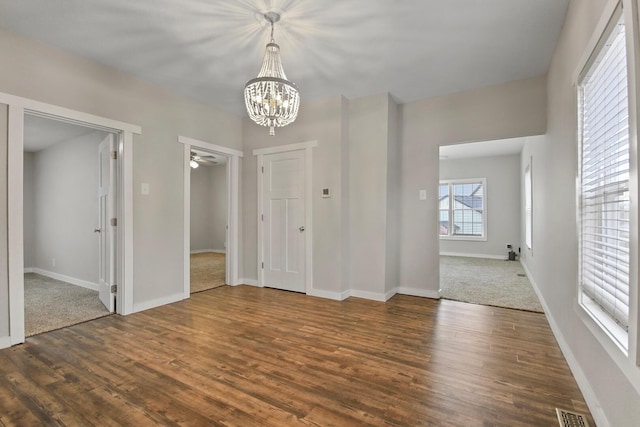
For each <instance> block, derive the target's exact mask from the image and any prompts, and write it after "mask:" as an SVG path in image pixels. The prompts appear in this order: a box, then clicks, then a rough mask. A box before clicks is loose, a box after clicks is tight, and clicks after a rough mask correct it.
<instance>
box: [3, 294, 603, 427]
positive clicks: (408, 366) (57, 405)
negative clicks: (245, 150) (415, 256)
mask: <svg viewBox="0 0 640 427" xmlns="http://www.w3.org/2000/svg"><path fill="white" fill-rule="evenodd" d="M556 406H560V407H563V408H567V409H573V410H576V411H578V412H582V413H588V409H587V407H586V404H585V402H584V399H583V398H582V395H581V394H580V391H579V390H578V388H577V385H576V383H575V380H574V378H573V377H572V375H571V372H570V370H569V369H568V366H567V364H566V361H565V360H564V358H563V356H562V353H561V352H560V350H559V348H558V346H557V344H556V342H555V339H554V337H553V334H552V333H551V331H550V328H549V325H548V323H547V321H546V319H545V317H544V315H543V314H541V313H531V312H524V311H518V310H510V309H501V308H497V307H484V306H479V305H472V304H465V303H459V302H455V301H444V300H443V301H437V300H431V299H425V298H417V297H409V296H402V295H397V296H395V297H393V298H392V299H390V300H389V301H387V302H386V303H380V302H375V301H369V300H364V299H358V298H349V299H347V300H345V301H330V300H325V299H320V298H313V297H308V296H306V295H302V294H296V293H291V292H283V291H277V290H273V289H263V288H255V287H249V286H238V287H227V286H225V287H221V288H217V289H213V290H210V291H205V292H201V293H198V294H194V295H192V297H191V298H190V299H189V300H185V301H181V302H179V303H175V304H171V305H168V306H163V307H160V308H157V309H153V310H148V311H145V312H141V313H137V314H133V315H130V316H126V317H121V316H110V317H106V318H102V319H98V320H95V321H92V322H88V323H84V324H80V325H76V326H73V327H70V328H67V329H62V330H58V331H53V332H50V333H47V334H42V335H39V336H35V337H32V338H29V339H27V342H26V343H25V344H23V345H20V346H17V347H13V348H11V349H5V350H2V351H0V425H7V426H14V425H15V426H21V425H38V424H45V425H68V426H75V425H82V426H84V425H100V426H110V425H114V426H115V425H184V426H191V425H193V426H197V425H212V426H234V425H238V426H247V425H266V426H289V425H291V426H295V425H301V426H330V425H336V426H351V425H354V426H355V425H373V426H376V425H380V426H382V425H396V426H417V425H438V426H483V427H484V426H509V427H513V426H549V425H555V424H556V423H557V421H556V415H555V412H554V408H555V407H556ZM589 421H590V422H593V420H592V419H591V418H589Z"/></svg>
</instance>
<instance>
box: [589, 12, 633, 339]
mask: <svg viewBox="0 0 640 427" xmlns="http://www.w3.org/2000/svg"><path fill="white" fill-rule="evenodd" d="M612 28H613V29H612V31H611V33H610V34H609V35H608V38H607V40H606V43H604V44H603V45H602V46H601V50H600V52H598V56H597V57H596V60H595V61H593V62H592V63H591V66H590V68H589V70H588V71H587V73H586V74H585V75H584V76H583V78H582V81H581V82H580V85H579V87H580V134H581V144H580V288H581V291H582V292H583V294H584V295H586V296H587V297H588V298H590V299H591V300H592V301H593V302H594V303H595V304H597V305H599V306H600V307H601V308H602V310H603V311H604V312H605V313H606V314H607V315H608V316H610V317H611V318H612V319H613V320H614V321H615V322H616V323H617V324H618V325H620V326H621V327H623V328H624V329H625V330H626V329H627V328H628V325H629V237H630V236H629V109H628V95H627V93H628V90H627V57H626V45H625V28H624V24H623V21H622V17H620V19H619V20H618V22H617V24H616V25H615V26H613V27H612Z"/></svg>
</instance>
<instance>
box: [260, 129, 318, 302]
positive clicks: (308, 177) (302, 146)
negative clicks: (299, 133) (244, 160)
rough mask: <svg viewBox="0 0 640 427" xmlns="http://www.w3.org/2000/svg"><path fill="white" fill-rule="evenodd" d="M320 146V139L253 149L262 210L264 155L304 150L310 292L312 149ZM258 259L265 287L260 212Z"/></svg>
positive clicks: (309, 286) (307, 288)
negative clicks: (256, 164)
mask: <svg viewBox="0 0 640 427" xmlns="http://www.w3.org/2000/svg"><path fill="white" fill-rule="evenodd" d="M317 146H318V141H307V142H300V143H297V144H288V145H279V146H276V147H267V148H259V149H256V150H253V155H254V156H258V170H257V172H258V189H257V190H258V191H257V193H258V209H259V210H261V209H262V207H263V203H264V201H263V195H262V184H263V181H262V180H263V177H262V173H260V171H261V170H262V167H263V162H264V156H265V155H267V154H276V153H284V152H287V151H297V150H304V166H305V183H304V189H305V199H304V203H305V205H304V208H305V233H306V236H305V249H304V250H305V280H304V282H305V286H304V288H305V292H306V293H307V294H308V293H310V292H311V290H312V289H313V211H312V208H313V203H312V195H313V193H312V185H311V184H312V181H313V180H312V177H313V174H312V172H313V170H312V166H313V157H312V154H313V151H312V150H311V149H312V148H313V147H317ZM257 216H258V218H257V220H258V259H257V260H256V262H257V265H256V267H257V269H258V286H260V287H264V269H262V268H261V267H260V265H261V263H262V262H263V260H264V237H263V236H264V234H263V233H264V223H263V222H262V221H261V219H260V214H259V213H258V215H257Z"/></svg>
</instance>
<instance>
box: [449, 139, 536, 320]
mask: <svg viewBox="0 0 640 427" xmlns="http://www.w3.org/2000/svg"><path fill="white" fill-rule="evenodd" d="M537 138H539V137H526V138H512V139H505V140H497V141H485V142H476V143H465V144H457V145H449V146H441V147H440V163H439V171H440V172H439V173H440V184H439V198H438V202H439V235H440V236H439V246H440V288H441V295H442V297H443V298H446V299H452V300H457V301H463V302H470V303H475V304H482V305H494V306H500V307H507V308H516V309H522V310H529V311H539V312H541V311H542V306H541V305H540V302H539V300H538V297H537V295H536V293H535V291H534V289H533V286H532V285H531V283H530V282H529V279H528V278H527V276H526V274H525V271H524V268H523V266H522V265H521V263H520V260H519V256H520V254H521V251H520V249H521V248H522V247H523V246H524V214H523V212H524V205H523V197H522V193H523V191H522V188H523V186H524V184H523V183H524V178H523V171H524V166H523V162H524V160H523V152H525V151H526V150H525V148H524V147H525V144H530V143H533V142H535V141H536V139H537ZM529 147H530V146H529ZM529 149H530V148H529ZM521 241H522V243H521Z"/></svg>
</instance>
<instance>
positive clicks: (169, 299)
mask: <svg viewBox="0 0 640 427" xmlns="http://www.w3.org/2000/svg"><path fill="white" fill-rule="evenodd" d="M183 299H185V297H184V293H182V292H179V293H177V294H173V295H169V296H166V297H162V298H156V299H152V300H149V301H143V302H139V303H134V304H133V312H134V313H138V312H140V311H145V310H150V309H152V308H156V307H160V306H161V305H167V304H172V303H174V302H178V301H182V300H183Z"/></svg>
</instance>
